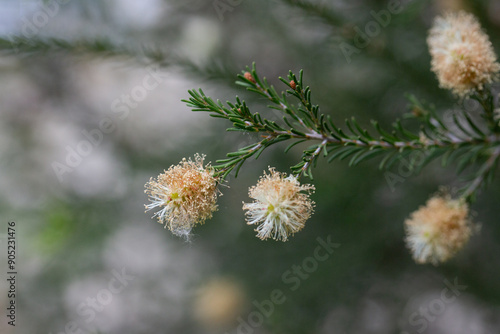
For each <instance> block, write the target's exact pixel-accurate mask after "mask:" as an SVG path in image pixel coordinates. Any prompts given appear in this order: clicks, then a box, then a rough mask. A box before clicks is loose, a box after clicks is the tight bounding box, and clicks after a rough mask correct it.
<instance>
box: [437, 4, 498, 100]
mask: <svg viewBox="0 0 500 334" xmlns="http://www.w3.org/2000/svg"><path fill="white" fill-rule="evenodd" d="M427 44H428V45H429V51H430V54H431V56H432V62H431V65H432V71H434V72H435V73H436V75H437V77H438V80H439V84H440V86H441V87H442V88H446V89H450V90H451V91H452V92H453V93H455V94H457V95H458V96H460V97H464V96H466V95H468V94H470V93H472V92H473V91H474V90H481V89H483V85H484V84H487V83H491V82H492V81H494V80H496V79H497V73H498V71H499V70H500V65H499V64H498V62H497V57H496V55H495V52H494V50H493V47H492V45H491V42H490V40H489V38H488V35H486V34H485V33H484V32H483V31H482V30H481V26H480V24H479V22H478V21H477V19H476V18H475V17H474V16H473V15H472V14H468V13H466V12H463V11H462V12H459V13H449V14H447V15H445V16H444V17H437V18H436V20H435V21H434V25H433V27H432V28H431V30H430V33H429V37H428V38H427Z"/></svg>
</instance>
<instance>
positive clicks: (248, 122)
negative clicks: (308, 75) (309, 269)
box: [147, 12, 500, 264]
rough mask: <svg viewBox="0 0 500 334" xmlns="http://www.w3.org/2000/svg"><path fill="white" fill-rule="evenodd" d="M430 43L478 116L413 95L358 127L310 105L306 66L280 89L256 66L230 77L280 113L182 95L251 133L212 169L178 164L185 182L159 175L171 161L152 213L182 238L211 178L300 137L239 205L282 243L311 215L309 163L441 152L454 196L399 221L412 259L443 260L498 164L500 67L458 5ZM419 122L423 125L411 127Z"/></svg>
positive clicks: (153, 187)
mask: <svg viewBox="0 0 500 334" xmlns="http://www.w3.org/2000/svg"><path fill="white" fill-rule="evenodd" d="M428 45H429V48H430V53H431V56H432V70H433V71H434V72H435V73H436V75H437V78H438V80H439V83H440V86H441V87H442V88H446V89H449V90H451V91H452V93H453V94H454V95H455V96H456V97H457V99H459V100H460V101H463V100H464V99H473V100H476V101H478V102H479V105H480V107H481V111H480V116H481V117H480V118H479V117H471V115H469V113H468V112H466V111H465V110H463V109H462V110H458V111H457V112H454V113H453V114H452V115H451V117H448V118H447V119H444V117H443V116H442V115H441V116H440V114H439V113H438V111H436V110H435V109H434V108H433V107H432V105H426V104H425V103H423V102H421V101H419V99H418V98H417V97H415V96H412V95H410V96H408V98H409V102H410V103H409V104H410V112H409V113H407V114H404V115H402V116H403V117H402V118H403V120H396V121H395V122H394V123H393V125H392V128H390V129H383V128H382V127H381V126H380V125H379V123H378V122H377V121H372V122H371V123H372V127H371V128H364V127H362V126H360V125H359V123H358V122H357V121H356V119H354V118H351V119H347V120H346V121H345V124H344V123H343V124H339V123H338V122H337V121H334V120H333V119H332V117H331V116H330V115H325V114H324V113H322V112H321V110H320V107H319V106H318V105H316V104H314V102H313V100H312V92H311V89H310V88H309V86H307V84H306V83H305V82H304V75H303V71H300V72H299V73H298V74H295V73H293V72H291V71H290V72H289V73H288V75H287V76H286V78H283V77H280V78H279V79H280V81H281V82H282V83H283V85H284V86H283V87H284V90H283V91H280V92H278V90H276V89H275V88H274V87H273V86H272V85H270V84H269V83H268V82H267V80H266V79H265V78H261V77H260V76H259V74H258V73H257V70H256V66H255V64H254V65H253V66H252V67H251V68H248V67H247V68H246V70H244V71H243V72H242V73H241V74H240V75H238V79H239V80H238V81H237V82H236V83H237V84H238V85H241V86H243V87H245V88H246V89H247V90H248V91H250V92H253V93H255V94H257V95H260V96H261V97H264V98H265V99H267V100H268V102H269V108H270V109H275V110H278V112H279V113H280V115H281V119H280V120H270V119H269V117H266V115H265V114H260V113H259V112H254V111H253V110H252V106H250V105H248V104H247V103H246V102H245V101H244V100H242V99H240V98H238V97H236V98H235V100H234V101H233V102H226V103H222V102H221V101H219V100H214V99H212V98H211V97H209V96H206V95H205V94H204V92H203V91H202V90H201V89H199V90H191V91H189V95H190V97H189V98H188V99H186V100H184V101H185V102H186V103H187V105H188V106H189V107H190V108H192V110H193V111H198V112H199V111H201V112H206V113H208V114H209V115H210V116H212V117H216V118H220V119H222V120H225V121H227V122H229V123H230V124H231V126H230V127H229V128H228V129H227V130H228V131H235V132H245V133H247V132H249V133H255V134H256V136H255V138H256V139H255V142H253V143H252V144H250V145H248V146H245V147H242V148H238V149H237V150H235V151H234V152H230V153H228V154H227V157H226V158H225V159H221V160H217V161H216V164H215V165H213V166H205V167H204V166H203V165H202V159H201V160H200V158H198V159H197V161H198V164H194V163H191V162H190V163H187V162H185V161H184V162H182V163H181V164H182V165H183V166H184V168H188V169H190V173H191V174H193V173H194V175H195V176H190V177H189V180H188V181H189V182H186V184H182V186H181V187H178V184H179V182H178V180H177V181H175V180H176V178H175V177H174V178H171V177H169V179H170V180H172V181H169V182H162V181H163V180H166V179H167V176H168V174H169V173H173V170H175V168H176V167H171V169H170V170H168V171H166V172H165V174H162V175H160V177H159V178H158V181H155V180H152V181H150V182H149V183H148V185H147V187H148V190H147V192H148V193H149V194H150V195H151V196H152V197H153V204H150V205H149V206H148V208H149V209H151V208H153V207H161V208H162V210H161V212H160V213H159V214H158V213H157V216H158V219H159V221H160V222H161V223H165V226H166V227H168V228H170V229H171V230H173V231H174V232H176V231H177V232H178V231H182V234H183V235H186V234H188V232H189V231H190V230H191V228H192V227H193V225H194V223H196V222H203V221H204V220H205V218H208V217H209V216H211V212H212V211H213V210H215V198H216V196H217V194H218V192H217V190H216V189H215V187H214V186H213V185H214V184H219V185H220V184H222V183H223V182H224V180H225V178H226V177H227V176H228V175H229V173H233V172H234V174H235V175H236V176H237V175H238V172H239V170H240V168H241V166H242V165H243V164H244V163H245V162H246V161H247V160H248V159H250V158H258V157H259V155H260V154H261V153H262V152H263V151H264V150H266V149H267V148H269V147H270V146H273V145H275V144H277V143H281V142H287V143H289V145H288V146H287V147H286V149H285V152H288V151H290V150H293V149H297V147H299V146H296V145H297V144H300V143H303V142H308V143H310V145H309V146H308V147H307V148H306V149H303V150H302V153H301V158H300V160H299V161H297V163H296V164H295V165H293V166H291V167H290V174H287V173H283V172H277V171H275V169H274V168H270V170H269V173H264V175H263V176H262V177H261V179H260V180H259V181H258V183H257V185H255V186H254V187H252V188H250V191H249V194H250V197H251V198H252V199H253V202H251V203H244V205H243V209H244V210H246V215H247V223H248V224H250V225H256V226H257V228H256V231H257V232H258V234H257V236H258V237H259V238H261V239H267V238H273V239H276V240H282V241H286V240H288V237H289V236H290V235H293V234H294V233H296V232H298V231H300V230H301V229H302V228H303V227H304V225H305V222H306V220H307V219H309V217H310V216H311V214H312V212H313V208H314V202H312V200H311V199H310V194H311V192H312V191H314V186H312V185H310V184H301V183H300V180H301V179H302V178H305V177H307V178H309V179H310V180H313V168H314V167H315V166H316V163H317V161H318V159H320V158H321V157H323V158H325V159H327V161H328V162H334V161H342V160H345V161H347V163H348V164H349V166H355V165H358V164H360V163H362V162H365V161H368V160H370V161H376V162H377V164H378V166H379V168H380V169H387V168H389V167H390V166H391V165H393V164H394V163H395V162H397V161H400V160H401V159H407V160H408V161H409V168H410V169H411V170H416V171H421V170H422V169H424V167H425V166H426V165H427V164H428V163H429V162H431V161H433V160H435V159H441V161H442V163H443V166H447V165H449V164H450V163H452V162H453V163H456V164H457V166H458V167H457V174H460V173H461V174H463V178H464V181H465V182H464V186H463V187H462V188H460V189H458V191H457V192H456V193H454V196H453V198H452V196H451V195H450V194H448V193H446V192H441V193H438V194H437V195H434V196H432V197H431V198H430V199H429V200H428V202H427V203H426V205H425V206H422V207H421V208H420V209H419V210H417V211H415V212H413V213H412V214H411V215H410V217H409V218H408V219H407V220H406V221H405V226H406V232H407V236H406V242H407V245H408V247H409V248H410V249H411V251H412V253H413V257H414V259H415V260H416V261H417V262H419V263H427V262H430V263H433V264H438V263H440V262H443V261H446V260H447V259H449V258H450V257H452V256H453V255H454V254H455V253H456V252H457V251H459V250H460V249H461V248H462V247H463V246H464V245H465V244H466V243H467V241H468V239H469V237H470V236H471V235H472V234H473V232H474V230H475V225H474V224H473V223H472V221H471V219H470V215H469V203H471V202H472V201H474V200H475V198H476V195H477V193H478V191H479V190H480V189H481V188H482V187H483V186H485V185H487V184H488V183H489V182H491V181H492V180H493V177H494V172H495V169H496V167H497V163H498V157H499V155H500V125H499V121H498V119H497V114H496V113H495V110H496V109H495V108H496V99H495V96H494V94H493V91H492V89H491V86H490V84H491V83H492V82H493V81H495V80H496V79H497V73H498V71H499V70H500V65H499V64H498V63H497V61H496V56H495V54H494V52H493V48H492V46H491V43H490V42H489V38H488V36H487V35H486V34H485V33H484V32H483V31H482V30H481V27H480V25H479V23H478V22H477V20H476V19H475V17H474V16H472V15H470V14H466V13H463V12H462V13H458V14H450V15H447V16H445V17H439V18H437V19H436V21H435V23H434V26H433V28H432V29H431V32H430V34H429V38H428ZM415 124H417V125H418V128H419V130H418V131H412V130H410V128H411V129H413V128H415ZM410 125H411V126H410ZM416 152H417V153H418V154H415V153H416ZM469 167H470V168H469ZM178 168H180V167H178ZM193 170H194V171H193ZM465 171H466V174H465V173H464V172H465ZM197 173H198V174H197ZM191 174H190V175H191ZM165 175H167V176H165ZM174 181H175V182H174ZM207 189H209V190H208V191H207ZM201 190H203V191H206V194H205V195H202V196H201V197H203V196H208V197H207V198H208V199H209V200H206V201H204V202H203V201H201V202H202V203H208V204H207V205H206V207H205V206H204V207H203V208H201V207H200V208H198V209H196V208H194V207H193V205H192V204H193V203H195V202H194V199H195V198H197V199H196V203H197V202H199V198H198V197H200V192H199V191H201ZM174 197H175V198H174ZM321 204H322V203H321V202H319V203H318V205H321ZM197 210H198V211H197ZM172 215H175V217H182V218H183V222H185V223H182V224H181V225H182V226H180V225H179V223H178V222H176V223H175V224H173V223H172V222H173V220H172V217H173V216H172ZM200 217H201V218H203V219H201V218H200ZM174 220H175V219H174ZM172 226H175V228H173V227H172Z"/></svg>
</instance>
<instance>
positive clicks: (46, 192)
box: [0, 0, 500, 334]
mask: <svg viewBox="0 0 500 334" xmlns="http://www.w3.org/2000/svg"><path fill="white" fill-rule="evenodd" d="M459 9H465V10H467V11H470V12H472V13H474V14H475V15H477V17H478V18H479V19H480V21H481V24H482V25H483V27H484V29H485V30H486V31H487V33H488V34H489V36H490V38H491V40H492V42H493V45H494V46H495V48H496V50H497V51H499V50H500V4H499V2H498V1H494V0H491V1H488V0H479V1H472V0H470V1H467V0H463V1H453V0H439V1H438V0H435V1H423V0H413V1H396V0H391V1H368V0H355V1H351V0H350V1H348V0H338V1H334V0H332V1H324V0H323V1H321V0H317V1H315V0H310V1H293V0H273V1H264V0H252V1H250V0H246V1H245V0H207V1H204V0H170V1H167V0H143V1H133V0H112V1H98V0H95V1H77V0H73V1H71V0H58V1H56V0H49V1H34V0H20V1H0V22H1V23H0V33H1V34H2V36H3V37H2V38H3V40H2V43H0V44H1V45H0V48H1V50H2V57H1V58H0V71H1V80H0V101H1V104H0V105H1V107H0V165H1V167H0V186H1V189H2V191H1V193H0V212H1V213H2V214H1V222H0V224H1V225H0V233H2V234H3V237H2V236H0V243H1V244H2V245H1V249H2V250H1V254H2V255H1V256H0V258H1V261H2V262H0V265H1V268H6V262H5V261H6V259H5V257H6V256H5V255H6V250H5V249H6V243H5V241H6V240H5V233H6V231H7V222H8V221H15V222H16V226H17V241H18V250H17V262H18V263H17V265H18V273H19V275H18V280H17V290H18V294H17V299H16V300H17V303H18V309H17V323H16V327H15V328H13V327H12V326H9V325H8V324H7V320H8V318H6V317H5V316H4V314H5V309H6V307H7V305H8V302H9V299H8V298H7V290H8V283H7V281H6V279H5V277H6V269H5V270H4V269H2V272H1V273H0V275H2V276H1V277H3V279H2V280H1V281H0V308H1V309H2V310H4V311H3V312H1V313H2V318H1V320H0V332H1V333H5V334H7V333H23V334H24V333H30V334H31V333H53V334H56V333H57V334H59V333H110V334H111V333H178V334H180V333H208V334H210V333H245V334H249V333H263V334H264V333H318V334H322V333H338V334H344V333H373V334H376V333H377V334H378V333H380V334H388V333H398V334H413V333H432V334H441V333H443V334H444V333H453V334H462V333H463V334H483V333H484V334H486V333H487V334H492V333H499V332H500V284H499V278H500V257H499V256H498V254H500V245H499V244H498V241H499V240H500V224H498V203H500V191H499V187H498V184H499V183H498V180H497V181H496V182H495V183H494V184H493V186H491V187H490V188H489V189H488V190H486V191H484V192H483V193H482V194H481V196H480V197H479V200H478V201H477V202H476V203H475V204H474V205H473V206H472V211H473V215H474V219H475V221H476V222H479V223H481V226H482V230H481V233H480V234H478V235H476V236H474V237H473V238H472V240H471V242H470V243H469V245H467V247H466V248H465V250H464V251H462V252H461V253H460V254H459V255H458V256H457V257H456V258H454V259H452V260H451V261H450V262H449V263H447V264H445V265H442V266H439V267H434V266H431V265H417V264H415V263H414V262H413V260H412V259H411V255H410V253H409V251H408V250H407V249H406V248H405V244H404V228H403V222H404V220H405V218H406V217H407V216H408V215H409V214H410V212H412V211H414V210H416V209H417V208H418V207H419V206H420V205H423V204H424V203H425V201H426V200H427V198H428V197H429V196H430V195H431V194H432V193H434V192H436V191H437V189H438V187H439V186H441V185H447V186H450V187H454V186H456V185H458V184H460V179H459V178H457V177H456V175H455V173H454V170H453V167H454V166H451V167H449V168H446V169H444V168H442V167H441V166H440V163H439V162H436V163H433V164H431V165H429V166H428V167H427V168H426V169H424V171H423V172H422V173H421V174H420V175H414V174H413V173H407V171H406V170H404V166H402V165H397V164H396V165H394V166H392V168H391V170H390V172H391V173H393V174H394V175H397V176H399V177H400V178H398V182H396V183H394V182H390V181H388V177H387V175H388V174H386V173H384V172H383V171H379V170H378V168H377V167H378V160H373V161H368V162H366V163H364V164H362V165H361V166H358V167H354V168H348V167H347V163H346V162H338V161H335V162H334V163H332V164H327V163H326V161H321V162H320V163H319V164H318V168H317V169H316V170H315V180H314V184H315V186H316V189H317V191H316V193H315V194H314V195H313V200H314V201H315V202H316V212H315V214H314V215H313V216H312V218H311V219H310V220H309V221H308V222H307V225H306V227H305V229H304V230H303V231H301V232H300V233H298V234H296V235H295V236H294V237H293V238H291V239H290V240H289V241H288V242H286V243H282V242H275V241H261V240H259V239H257V238H256V237H255V232H254V231H253V228H252V227H250V226H247V225H246V224H245V221H244V213H243V211H242V209H241V207H242V202H243V201H249V198H248V187H249V186H251V185H253V184H255V183H256V182H257V179H258V177H259V176H260V175H261V174H262V172H263V170H264V169H266V168H267V166H269V165H271V166H275V167H276V168H277V169H278V170H280V171H289V169H288V168H289V166H291V165H293V164H295V163H296V162H297V161H298V160H299V159H300V153H301V152H300V150H299V149H296V150H291V151H290V152H288V153H287V154H284V153H283V149H284V148H285V147H286V144H283V145H281V146H279V147H278V145H277V147H276V148H273V149H270V150H267V151H266V152H264V154H262V155H261V157H260V158H259V159H258V160H251V161H249V162H248V163H246V164H245V165H244V166H243V168H242V170H241V172H240V175H239V176H238V178H236V179H235V178H234V176H231V177H230V178H229V182H228V185H229V188H223V189H222V191H223V193H224V196H222V197H221V198H220V200H219V211H218V212H216V213H215V214H214V217H213V219H212V220H210V221H208V222H207V223H206V224H205V225H203V226H199V227H196V228H195V230H194V233H195V235H194V238H193V240H192V242H190V243H186V242H184V241H183V240H181V239H179V238H176V237H175V236H173V235H172V234H171V233H170V232H169V231H168V230H164V229H163V227H162V226H161V225H160V224H158V223H157V222H156V221H155V220H152V219H151V218H150V217H151V216H152V213H151V212H148V213H146V214H145V213H144V204H145V203H146V202H147V197H146V195H145V194H144V192H143V191H144V184H145V183H146V182H147V181H148V180H149V178H150V177H153V176H156V175H158V174H159V173H160V172H162V171H163V170H164V169H168V167H169V166H170V165H172V164H176V163H178V162H179V161H180V160H181V159H182V158H183V157H192V156H193V155H194V154H195V153H197V152H199V153H204V154H206V155H207V161H212V162H215V160H217V159H221V158H223V157H224V156H225V154H226V153H227V152H230V151H235V150H236V149H237V148H239V147H243V146H246V145H249V144H250V143H252V142H253V140H255V139H256V138H255V137H253V135H250V134H243V135H242V134H239V133H233V132H225V128H226V127H228V126H229V124H226V123H224V122H223V121H219V120H217V119H213V118H210V117H209V116H208V115H207V114H203V113H194V112H192V111H190V110H189V108H187V107H186V106H185V104H184V103H183V102H181V99H186V98H188V97H189V95H188V93H187V90H188V89H198V88H202V89H203V90H204V91H205V93H207V95H209V96H212V97H214V98H219V99H221V100H222V101H226V100H230V101H234V98H235V96H236V95H238V96H240V97H243V98H245V99H246V101H247V102H248V104H249V105H250V107H251V110H252V111H254V112H255V111H259V112H260V113H261V114H264V115H266V113H267V115H272V114H273V112H272V111H270V110H269V109H266V104H267V102H266V101H263V100H262V99H260V98H259V97H256V96H254V95H252V94H249V93H248V92H246V91H245V90H244V89H242V88H241V87H238V86H236V85H235V84H234V81H235V80H236V74H238V73H241V70H244V69H245V66H247V65H251V63H252V62H254V61H255V62H256V64H257V68H258V71H259V74H260V75H261V76H265V77H267V78H268V80H269V81H270V82H272V83H273V84H274V85H275V86H276V88H277V89H278V90H281V89H284V88H285V87H284V86H283V85H282V84H281V83H280V82H279V80H278V77H279V76H286V75H287V73H288V71H289V70H293V71H298V70H300V69H304V80H305V82H306V83H307V84H308V85H309V86H311V89H312V94H313V100H314V101H315V103H316V104H319V105H320V107H321V111H322V112H324V113H326V114H329V115H331V117H332V118H333V119H334V120H335V121H336V122H337V123H338V124H342V122H343V120H344V119H345V118H346V117H351V116H355V117H356V118H357V119H358V120H359V122H360V123H361V124H362V125H364V126H369V124H370V123H369V121H370V119H377V120H379V121H380V122H381V123H382V124H384V125H385V126H386V127H387V126H389V125H390V124H391V122H393V121H394V120H395V119H396V118H399V117H402V116H403V114H404V113H406V112H408V109H407V104H408V103H407V100H406V99H405V94H406V93H412V94H415V95H416V96H418V97H419V98H421V99H424V100H427V101H430V102H432V103H434V104H435V105H436V107H437V109H438V110H440V111H441V112H446V111H447V110H452V109H453V108H461V107H463V106H462V105H460V104H458V103H457V101H455V100H454V99H453V97H452V96H451V95H450V93H449V92H447V91H444V90H442V89H439V88H438V83H437V80H436V78H435V76H434V75H433V74H432V73H431V72H430V56H429V54H428V51H427V46H426V34H427V30H428V29H429V27H430V25H431V24H432V21H433V18H434V17H435V16H436V15H438V14H440V13H443V12H445V11H449V10H459ZM381 11H382V12H381ZM381 13H388V16H387V15H386V16H383V15H382V14H381ZM380 15H382V16H380ZM376 17H378V18H379V20H382V21H377V19H376ZM381 17H382V18H381ZM370 22H372V23H370ZM373 22H375V23H373ZM378 22H381V23H378ZM377 26H378V29H376V27H377ZM367 28H368V29H373V30H368V31H367V30H366V29H367ZM359 31H362V32H365V33H368V34H369V35H366V36H367V37H365V38H364V40H363V38H361V39H360V37H359V36H360V33H359ZM14 35H15V36H18V37H20V38H21V40H22V41H23V42H24V43H25V44H24V46H23V47H18V44H16V42H15V41H16V40H14V39H12V36H14ZM51 37H56V38H60V39H63V40H65V41H67V43H59V44H58V43H55V42H54V41H53V40H51V39H50V38H51ZM97 38H98V39H100V40H103V41H104V42H103V43H101V44H98V45H93V46H92V47H90V46H89V45H88V44H85V43H83V45H80V44H77V42H75V41H83V40H86V41H92V40H95V39H97ZM9 40H10V41H13V42H14V43H12V44H11V43H9ZM356 40H357V41H358V44H357V45H356V44H355V42H356ZM26 42H27V43H26ZM361 42H363V43H361ZM467 103H468V102H465V103H464V106H465V107H467ZM470 107H471V108H473V107H474V106H473V105H472V106H470ZM305 181H306V180H304V182H305ZM318 238H321V240H323V241H324V242H328V241H330V242H332V243H335V244H338V247H337V248H335V250H334V251H333V253H331V254H330V253H328V249H326V248H321V247H323V246H321V245H322V244H323V243H322V242H320V241H319V239H318ZM318 247H320V248H319V249H320V250H321V252H322V253H320V254H321V256H322V257H321V258H322V260H321V261H320V260H318V257H314V255H315V254H316V255H317V254H319V253H318V252H316V253H315V251H316V249H318ZM326 255H328V256H326ZM323 256H325V257H326V259H325V257H323Z"/></svg>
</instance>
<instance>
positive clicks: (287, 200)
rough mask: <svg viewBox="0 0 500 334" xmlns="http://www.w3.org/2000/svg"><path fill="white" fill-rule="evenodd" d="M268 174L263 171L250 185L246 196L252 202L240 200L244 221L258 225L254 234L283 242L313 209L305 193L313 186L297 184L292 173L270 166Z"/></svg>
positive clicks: (312, 189) (261, 237)
mask: <svg viewBox="0 0 500 334" xmlns="http://www.w3.org/2000/svg"><path fill="white" fill-rule="evenodd" d="M269 173H270V174H267V173H265V172H264V175H263V176H261V177H260V179H259V182H257V185H255V186H253V187H251V188H250V190H249V195H250V198H253V199H254V200H255V201H254V202H253V203H243V210H247V212H246V213H245V214H246V215H247V218H246V219H247V224H249V225H259V224H260V225H259V226H258V227H257V228H256V229H255V231H257V232H259V233H257V237H259V238H260V239H262V240H264V239H267V238H273V239H274V240H282V241H287V240H288V236H289V235H293V234H294V233H295V232H298V231H300V230H301V229H302V228H303V227H304V224H305V222H306V220H307V219H309V217H310V216H311V214H312V212H313V208H314V202H313V201H311V199H310V198H309V194H310V193H311V192H313V191H314V186H312V185H310V184H303V185H301V184H300V183H299V181H298V180H297V178H296V177H294V176H293V175H290V176H288V177H287V176H286V173H279V172H276V171H275V170H274V168H269ZM303 191H305V193H304V192H303Z"/></svg>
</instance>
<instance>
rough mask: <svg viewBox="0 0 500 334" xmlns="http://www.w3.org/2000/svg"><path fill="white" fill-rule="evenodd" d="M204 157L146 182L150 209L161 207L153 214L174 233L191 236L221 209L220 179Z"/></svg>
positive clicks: (185, 163) (181, 164)
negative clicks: (219, 207)
mask: <svg viewBox="0 0 500 334" xmlns="http://www.w3.org/2000/svg"><path fill="white" fill-rule="evenodd" d="M204 158H205V157H204V156H200V155H198V154H196V155H195V161H191V159H189V160H186V159H182V161H181V162H180V163H179V164H178V165H175V166H170V168H169V169H168V170H166V171H164V172H163V173H162V174H160V175H158V177H157V179H153V178H151V179H150V180H149V182H148V183H146V185H145V187H146V190H145V193H146V194H148V195H149V201H150V202H151V203H150V204H148V205H145V207H146V209H147V211H149V210H151V209H155V208H158V209H159V211H157V212H156V213H155V214H154V215H153V217H157V218H158V222H159V223H160V224H165V228H168V229H169V230H170V231H172V233H174V234H175V235H178V236H184V237H186V238H187V237H189V234H190V232H191V229H192V228H193V227H194V225H196V224H203V223H204V222H205V220H207V219H209V218H211V217H212V213H213V212H214V211H216V210H217V205H216V202H217V195H219V192H218V189H217V179H216V178H214V176H213V171H212V170H211V168H210V166H206V167H203V160H204Z"/></svg>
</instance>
